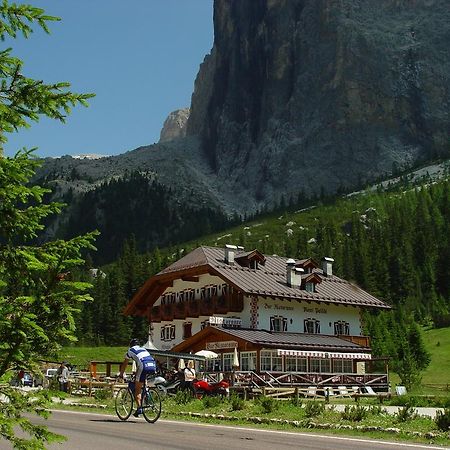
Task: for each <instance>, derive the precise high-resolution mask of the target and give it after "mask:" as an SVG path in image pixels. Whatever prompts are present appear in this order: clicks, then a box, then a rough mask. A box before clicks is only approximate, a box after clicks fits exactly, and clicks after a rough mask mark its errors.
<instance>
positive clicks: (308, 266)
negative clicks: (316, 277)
mask: <svg viewBox="0 0 450 450" xmlns="http://www.w3.org/2000/svg"><path fill="white" fill-rule="evenodd" d="M295 267H300V268H302V269H303V270H304V271H305V272H304V273H305V274H307V273H312V272H313V271H314V269H318V268H319V264H317V263H316V261H314V259H312V258H308V259H301V260H300V261H298V262H297V264H296V265H295Z"/></svg>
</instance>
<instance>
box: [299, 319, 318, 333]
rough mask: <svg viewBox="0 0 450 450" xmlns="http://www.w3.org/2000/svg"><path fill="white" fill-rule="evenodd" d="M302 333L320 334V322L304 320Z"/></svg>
mask: <svg viewBox="0 0 450 450" xmlns="http://www.w3.org/2000/svg"><path fill="white" fill-rule="evenodd" d="M303 331H304V333H310V334H317V333H320V321H319V320H317V319H305V320H304V321H303Z"/></svg>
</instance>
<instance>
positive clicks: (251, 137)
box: [187, 0, 450, 207]
mask: <svg viewBox="0 0 450 450" xmlns="http://www.w3.org/2000/svg"><path fill="white" fill-rule="evenodd" d="M214 6H215V8H214V33H215V41H214V47H213V49H212V52H211V55H209V56H207V57H206V58H205V61H204V63H203V64H202V66H201V68H200V72H199V75H198V78H197V81H196V83H195V92H194V95H193V97H192V105H191V116H190V118H189V122H188V130H187V132H188V134H190V135H197V136H200V138H201V142H202V148H203V151H204V153H205V156H206V157H207V158H208V161H209V163H210V165H211V167H212V168H213V170H214V172H215V173H216V174H217V177H218V182H219V184H222V185H223V186H221V191H222V192H226V193H233V194H232V195H233V196H234V195H235V193H236V192H242V193H243V196H242V198H241V199H240V200H239V203H240V204H242V205H245V207H249V206H251V204H249V203H251V201H252V200H253V201H254V204H256V203H258V202H261V201H266V200H267V199H273V198H276V197H278V196H279V195H281V193H283V192H292V193H295V192H298V191H299V190H304V191H305V192H306V193H310V192H316V193H317V192H319V190H320V189H324V190H325V191H327V192H334V191H336V190H337V189H338V188H339V187H354V186H356V185H358V184H360V183H361V182H363V181H365V180H368V179H373V178H376V177H378V176H380V175H382V174H385V173H389V172H391V170H392V168H393V167H405V166H408V165H414V164H415V163H416V162H418V161H420V160H428V159H431V158H435V157H437V156H439V155H444V154H448V153H449V131H450V127H449V107H448V106H449V100H450V89H449V88H450V52H449V51H448V45H449V44H450V8H449V4H448V1H446V0H376V1H373V0H247V1H242V0H234V1H228V0H227V1H221V0H216V2H215V5H214ZM245 198H247V201H245Z"/></svg>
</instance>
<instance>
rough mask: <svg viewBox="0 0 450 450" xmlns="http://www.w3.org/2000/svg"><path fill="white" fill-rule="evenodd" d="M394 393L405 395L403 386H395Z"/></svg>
mask: <svg viewBox="0 0 450 450" xmlns="http://www.w3.org/2000/svg"><path fill="white" fill-rule="evenodd" d="M395 392H396V394H397V395H406V388H405V386H395Z"/></svg>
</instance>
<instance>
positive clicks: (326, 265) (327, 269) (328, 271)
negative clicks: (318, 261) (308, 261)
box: [322, 256, 334, 277]
mask: <svg viewBox="0 0 450 450" xmlns="http://www.w3.org/2000/svg"><path fill="white" fill-rule="evenodd" d="M333 263H334V259H333V258H329V257H328V256H324V257H323V258H322V270H323V274H324V275H325V276H326V277H331V276H332V275H333Z"/></svg>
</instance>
